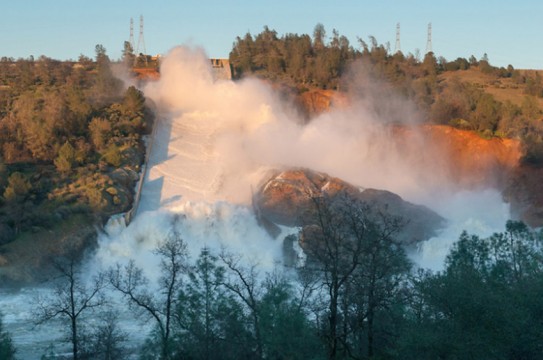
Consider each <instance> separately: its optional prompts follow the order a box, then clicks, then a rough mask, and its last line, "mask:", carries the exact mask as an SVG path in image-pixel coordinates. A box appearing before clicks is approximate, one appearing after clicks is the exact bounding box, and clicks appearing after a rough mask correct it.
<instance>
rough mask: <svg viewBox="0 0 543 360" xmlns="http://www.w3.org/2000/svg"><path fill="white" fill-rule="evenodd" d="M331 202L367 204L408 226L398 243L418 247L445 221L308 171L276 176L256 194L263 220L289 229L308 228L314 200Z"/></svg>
mask: <svg viewBox="0 0 543 360" xmlns="http://www.w3.org/2000/svg"><path fill="white" fill-rule="evenodd" d="M315 195H316V196H320V195H325V196H327V197H329V198H331V199H333V198H335V197H337V196H340V195H341V196H346V197H347V198H348V199H353V200H359V201H362V202H364V203H365V204H367V205H368V206H369V207H370V209H371V211H372V212H375V213H377V212H379V211H380V212H384V213H387V214H389V215H391V216H397V217H400V218H401V219H402V220H404V221H405V222H406V225H405V227H404V228H403V230H402V232H401V234H400V235H399V236H398V240H399V241H401V242H402V243H404V244H408V245H411V244H415V243H417V242H419V241H423V240H426V239H428V238H430V237H432V236H433V235H435V233H436V231H437V230H438V229H440V228H441V227H442V226H443V225H444V222H445V220H444V219H443V218H442V217H441V216H439V215H438V214H436V213H435V212H433V211H432V210H430V209H428V208H426V207H424V206H420V205H415V204H412V203H409V202H407V201H405V200H403V199H402V198H401V197H400V196H398V195H396V194H394V193H391V192H389V191H385V190H376V189H360V188H358V187H356V186H353V185H351V184H349V183H347V182H345V181H343V180H341V179H338V178H334V177H331V176H329V175H327V174H323V173H318V172H314V171H311V170H307V169H291V170H286V171H282V172H278V173H276V174H274V175H273V176H272V177H271V178H270V179H269V180H268V181H266V182H265V183H264V184H263V185H262V186H261V187H260V189H259V190H258V192H257V193H256V194H255V198H254V203H255V207H256V208H257V210H258V213H259V215H260V218H261V219H262V220H263V221H264V222H271V223H274V224H278V225H285V226H302V225H307V223H308V218H311V213H312V212H313V208H314V207H313V204H312V200H311V197H312V196H315Z"/></svg>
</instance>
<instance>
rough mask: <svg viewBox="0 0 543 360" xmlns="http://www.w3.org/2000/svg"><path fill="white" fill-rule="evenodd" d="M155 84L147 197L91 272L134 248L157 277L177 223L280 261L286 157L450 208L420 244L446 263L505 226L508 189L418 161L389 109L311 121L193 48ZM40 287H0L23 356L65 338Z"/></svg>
mask: <svg viewBox="0 0 543 360" xmlns="http://www.w3.org/2000/svg"><path fill="white" fill-rule="evenodd" d="M145 93H146V95H147V96H149V97H150V98H151V99H152V100H153V101H154V102H155V103H156V104H157V106H158V108H159V115H158V120H157V124H156V126H157V129H156V132H155V134H156V135H155V138H154V141H153V146H152V152H151V154H150V157H149V164H148V172H147V174H146V176H145V182H144V185H143V189H142V194H141V202H140V206H139V209H138V212H137V215H136V217H135V218H134V220H133V222H132V223H131V224H130V225H129V226H128V227H126V228H124V227H123V226H122V224H118V225H117V226H111V227H110V228H109V229H108V232H107V233H106V234H102V235H101V236H100V239H99V248H98V250H97V252H96V254H95V255H94V256H93V257H92V259H90V260H89V261H88V263H87V264H86V266H87V269H88V270H87V272H88V273H89V274H92V273H94V272H97V271H100V270H105V269H107V268H109V267H110V266H113V265H114V264H116V263H124V262H127V261H128V260H129V259H133V260H135V262H136V265H138V266H139V267H141V268H143V269H145V272H146V275H147V276H148V277H149V278H150V279H156V278H157V277H158V264H159V259H157V258H156V256H154V255H153V254H152V250H153V249H155V248H156V246H157V245H158V244H159V243H160V242H161V241H163V240H164V239H165V238H166V237H167V236H168V234H169V232H170V231H172V228H173V227H175V229H176V230H177V231H178V232H179V234H181V237H182V238H183V239H184V240H185V242H186V243H187V245H188V248H189V253H190V254H191V258H192V259H193V260H194V259H195V258H196V257H197V255H198V253H199V251H200V249H201V248H202V247H203V246H207V247H210V248H212V249H214V250H215V251H219V250H220V249H221V248H226V250H227V251H229V252H232V253H237V254H242V255H243V256H244V257H245V259H246V260H247V261H248V262H250V263H258V264H259V266H260V267H261V269H262V270H263V271H265V270H269V269H271V268H273V266H274V265H275V264H276V263H278V262H281V261H282V254H281V247H282V239H283V236H284V235H286V234H288V233H292V232H296V229H283V236H280V237H279V238H277V239H273V238H271V237H270V236H269V235H268V233H266V231H265V230H264V229H262V228H261V227H259V226H258V223H257V221H256V218H255V215H254V213H253V211H252V207H251V196H252V192H253V191H254V190H256V188H257V187H258V186H259V184H260V183H261V182H262V180H264V176H265V174H266V173H267V171H268V170H269V169H273V168H278V167H283V166H285V167H288V166H299V167H307V168H311V169H314V170H317V171H324V172H327V173H329V174H330V175H332V176H337V177H340V178H343V179H344V180H347V181H349V182H351V183H353V184H354V185H357V186H362V187H374V188H381V189H385V190H390V191H393V192H396V193H398V194H399V195H400V196H402V197H404V198H405V199H407V200H409V201H412V202H415V203H421V204H424V205H427V206H428V207H430V208H432V209H433V210H435V211H436V212H437V213H439V214H440V215H441V216H443V217H444V218H446V219H447V221H448V226H447V228H445V229H443V231H442V232H441V233H440V234H439V236H437V237H435V238H433V239H429V240H428V241H426V242H424V243H421V244H420V251H419V252H417V253H415V254H411V257H412V258H413V259H414V261H415V262H417V263H418V264H419V265H420V266H422V267H429V268H431V269H434V270H435V269H440V268H441V267H442V264H443V259H444V258H445V256H446V254H447V252H448V250H449V248H450V246H451V244H453V243H454V242H455V241H456V240H457V239H458V237H459V235H460V233H461V231H462V230H467V231H468V232H470V233H475V234H478V235H480V236H488V235H490V234H491V233H492V232H495V231H501V230H502V229H503V226H504V223H505V221H506V220H507V219H508V217H509V208H508V206H507V205H506V204H504V203H503V201H502V199H501V196H500V194H499V193H498V192H497V191H494V190H484V189H483V190H479V191H453V190H452V187H451V186H450V184H448V183H447V181H446V179H442V178H439V174H440V171H439V170H440V169H439V168H438V167H437V165H433V168H432V167H431V165H432V164H431V162H430V166H429V163H428V162H425V163H421V162H420V161H418V159H419V157H420V156H419V155H420V154H421V152H422V151H424V143H423V142H420V143H419V142H414V144H412V145H413V148H412V149H405V148H402V150H399V149H398V148H397V147H396V146H395V145H394V144H393V143H391V142H390V133H389V132H388V131H387V128H386V124H387V121H386V119H380V118H379V117H377V116H376V114H374V113H372V112H371V111H370V110H368V109H366V108H365V107H364V106H363V102H361V103H360V104H354V105H353V107H352V108H349V109H332V111H331V112H330V113H328V114H325V115H322V116H320V117H319V118H317V119H315V120H314V121H312V122H311V123H310V124H308V125H306V126H302V125H300V124H301V123H302V121H300V119H297V118H296V117H293V115H292V114H293V113H294V112H292V111H289V109H286V108H285V107H284V106H283V105H282V104H281V102H280V101H279V100H278V97H277V96H276V95H275V93H274V91H272V89H271V88H270V87H268V86H267V85H266V84H264V83H262V82H260V81H258V80H251V79H248V80H244V81H241V82H236V83H234V82H230V81H218V82H215V81H214V80H213V79H212V76H211V69H210V68H209V61H208V60H207V56H206V55H205V54H204V53H203V52H202V51H201V50H198V49H189V48H178V49H175V50H173V51H172V53H170V54H169V55H168V56H167V57H166V59H165V60H164V61H163V65H162V68H161V79H160V81H158V82H156V83H153V84H151V85H149V86H147V87H146V88H145ZM396 103H397V102H396ZM409 111H410V110H409ZM36 291H45V290H41V289H24V290H23V291H21V292H18V293H13V294H7V293H0V306H1V308H2V311H3V312H4V313H5V315H6V316H5V321H6V323H7V325H8V329H9V330H10V331H11V332H12V335H13V338H14V341H15V343H16V345H17V347H19V348H20V349H21V351H20V358H22V359H25V358H28V359H31V358H35V357H36V356H32V355H36V354H39V355H41V354H42V353H43V352H44V349H45V347H46V345H47V344H48V343H50V342H52V341H57V342H58V340H59V339H60V338H61V337H62V336H61V334H60V332H59V331H57V330H58V328H56V327H53V328H54V329H55V330H54V331H50V330H49V327H47V331H44V330H39V329H38V330H34V329H33V328H32V326H31V325H29V322H30V321H31V319H30V312H29V301H28V299H29V298H30V297H31V296H32V294H33V293H34V292H36ZM128 319H129V316H127V317H125V318H124V320H123V321H124V322H123V326H124V327H125V328H129V329H131V330H132V331H134V332H137V333H138V334H139V335H140V336H141V337H143V336H144V334H145V331H143V332H142V330H141V328H138V327H137V326H139V325H137V323H134V322H130V321H128ZM46 326H47V325H46ZM36 331H39V332H36Z"/></svg>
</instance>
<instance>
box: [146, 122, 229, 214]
mask: <svg viewBox="0 0 543 360" xmlns="http://www.w3.org/2000/svg"><path fill="white" fill-rule="evenodd" d="M205 122H206V119H205V118H203V117H200V118H198V117H196V116H194V115H193V116H191V115H185V116H181V117H177V118H175V119H174V118H173V117H166V118H165V117H162V118H160V119H158V120H157V123H156V125H155V126H156V130H155V132H154V139H152V143H153V145H152V147H151V153H150V156H149V160H148V164H147V173H146V174H145V178H144V183H143V188H142V192H141V199H140V203H139V207H138V211H137V212H138V214H141V213H143V212H145V211H153V210H158V209H160V208H162V209H173V208H175V207H177V206H179V205H180V204H181V203H183V202H185V201H200V200H203V201H206V200H213V199H214V197H215V194H216V193H217V191H218V189H219V187H220V184H221V179H222V173H221V166H220V164H219V162H218V160H217V156H216V154H215V152H214V148H213V144H212V140H213V138H214V129H213V127H212V126H206V123H205Z"/></svg>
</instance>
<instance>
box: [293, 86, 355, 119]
mask: <svg viewBox="0 0 543 360" xmlns="http://www.w3.org/2000/svg"><path fill="white" fill-rule="evenodd" d="M296 102H297V103H298V106H299V108H300V110H301V111H302V113H303V114H304V115H305V117H306V118H308V119H310V118H312V117H314V116H316V115H319V114H322V113H324V112H327V111H328V110H330V108H331V107H332V106H345V105H346V104H347V102H348V101H347V97H346V96H345V95H344V94H342V93H340V92H337V91H332V90H320V89H313V90H308V91H304V92H302V93H300V94H299V95H298V96H297V97H296Z"/></svg>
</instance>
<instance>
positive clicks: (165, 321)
mask: <svg viewBox="0 0 543 360" xmlns="http://www.w3.org/2000/svg"><path fill="white" fill-rule="evenodd" d="M174 225H175V222H174ZM154 253H155V254H156V255H157V256H159V257H160V259H161V262H160V270H161V277H160V279H159V282H158V284H157V288H156V289H152V288H151V287H150V286H149V280H148V279H147V278H146V277H145V276H144V275H143V271H142V269H140V268H138V267H136V265H135V264H134V261H130V262H129V263H128V264H127V265H126V266H124V267H122V266H121V265H117V266H116V268H113V269H110V271H109V272H108V278H109V283H110V284H111V285H112V286H113V288H115V289H116V290H117V291H119V292H120V293H121V294H122V295H124V297H125V298H126V299H127V300H128V302H129V305H130V306H131V307H132V308H133V309H134V310H136V314H137V315H138V316H140V317H142V316H146V317H149V318H151V319H152V320H154V322H155V325H156V339H154V340H155V341H156V346H157V347H158V351H159V353H160V358H161V359H170V358H172V352H173V349H172V330H173V326H174V316H175V309H176V304H177V291H178V290H179V288H180V286H181V283H182V275H183V274H185V273H186V272H187V266H188V264H187V256H188V255H187V245H186V244H185V242H184V241H183V239H182V238H181V236H180V234H179V233H178V231H177V230H176V229H175V226H174V227H173V228H172V231H171V233H170V234H169V235H168V237H167V239H166V240H165V241H164V242H162V243H161V244H160V245H159V246H158V247H157V248H156V249H155V251H154Z"/></svg>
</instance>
